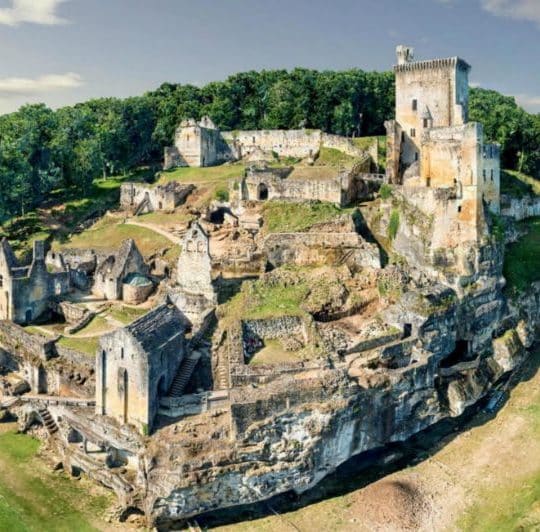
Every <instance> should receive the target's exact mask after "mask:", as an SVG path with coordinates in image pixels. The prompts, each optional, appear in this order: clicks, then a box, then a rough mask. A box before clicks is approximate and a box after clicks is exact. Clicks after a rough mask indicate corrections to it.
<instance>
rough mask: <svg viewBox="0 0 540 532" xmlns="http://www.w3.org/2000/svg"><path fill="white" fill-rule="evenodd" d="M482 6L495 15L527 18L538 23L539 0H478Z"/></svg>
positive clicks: (539, 22) (519, 18)
mask: <svg viewBox="0 0 540 532" xmlns="http://www.w3.org/2000/svg"><path fill="white" fill-rule="evenodd" d="M480 3H481V5H482V8H483V9H484V10H485V11H488V12H489V13H491V14H492V15H495V16H497V17H510V18H513V19H517V20H529V21H531V22H536V23H537V24H539V25H540V1H539V0H480Z"/></svg>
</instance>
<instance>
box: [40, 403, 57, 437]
mask: <svg viewBox="0 0 540 532" xmlns="http://www.w3.org/2000/svg"><path fill="white" fill-rule="evenodd" d="M38 412H39V415H40V417H41V420H42V421H43V425H44V426H45V428H46V429H47V432H48V433H49V434H50V435H51V436H52V435H53V434H55V433H57V432H58V425H57V424H56V421H54V419H53V417H52V416H51V413H50V412H49V410H48V409H47V408H45V407H41V408H38Z"/></svg>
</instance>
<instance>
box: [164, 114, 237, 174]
mask: <svg viewBox="0 0 540 532" xmlns="http://www.w3.org/2000/svg"><path fill="white" fill-rule="evenodd" d="M234 158H235V157H234V156H233V153H232V151H231V148H230V147H229V145H228V144H227V143H226V142H225V140H224V139H223V137H222V135H221V132H220V130H219V129H218V128H217V127H216V125H215V124H214V122H212V120H211V119H210V118H209V117H208V116H205V117H203V118H202V120H201V121H200V122H197V121H196V120H193V119H189V120H184V121H182V122H181V123H180V126H179V127H178V129H177V130H176V133H175V136H174V146H172V147H169V148H165V161H164V164H163V168H164V169H165V170H168V169H170V168H174V167H176V166H214V165H216V164H220V163H224V162H226V161H229V160H232V159H234Z"/></svg>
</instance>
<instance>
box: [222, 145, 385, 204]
mask: <svg viewBox="0 0 540 532" xmlns="http://www.w3.org/2000/svg"><path fill="white" fill-rule="evenodd" d="M370 168H371V158H370V157H369V155H366V154H364V156H363V157H362V158H359V159H358V160H357V161H356V162H355V163H354V164H353V165H352V167H351V168H348V169H341V168H330V167H322V168H321V167H310V166H306V167H301V168H296V169H295V168H293V167H284V168H272V167H268V166H267V165H265V164H262V165H258V166H257V165H253V166H252V167H250V168H249V169H248V171H247V175H246V176H244V177H243V178H242V179H240V180H239V181H235V182H233V183H231V186H230V188H229V197H230V198H231V202H232V203H241V202H243V201H267V200H285V201H296V202H299V201H328V202H330V203H334V204H336V205H337V206H339V207H343V206H345V205H349V204H350V203H352V202H354V201H357V200H365V199H373V195H374V193H375V192H377V191H378V190H379V188H380V186H381V183H382V178H383V176H382V175H380V174H372V173H370Z"/></svg>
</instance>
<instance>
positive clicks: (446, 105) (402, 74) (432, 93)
mask: <svg viewBox="0 0 540 532" xmlns="http://www.w3.org/2000/svg"><path fill="white" fill-rule="evenodd" d="M469 69H470V67H469V65H467V63H465V62H464V61H462V60H460V59H459V58H456V57H454V58H449V59H436V60H433V61H419V62H408V63H404V64H399V65H397V66H396V67H394V72H395V75H396V120H397V122H398V123H399V124H400V125H401V127H402V128H403V132H404V138H403V141H404V142H403V149H402V162H403V163H404V164H405V165H409V164H411V163H413V162H414V161H415V160H416V159H415V157H416V154H418V152H419V151H420V142H421V140H422V134H423V132H424V131H425V129H426V128H431V127H435V128H439V127H449V126H460V125H462V124H464V123H465V122H466V121H467V115H468V94H469V91H468V88H469V85H468V72H469ZM425 120H427V123H426V122H425Z"/></svg>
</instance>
